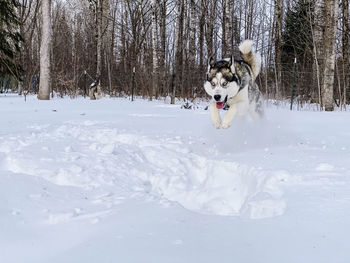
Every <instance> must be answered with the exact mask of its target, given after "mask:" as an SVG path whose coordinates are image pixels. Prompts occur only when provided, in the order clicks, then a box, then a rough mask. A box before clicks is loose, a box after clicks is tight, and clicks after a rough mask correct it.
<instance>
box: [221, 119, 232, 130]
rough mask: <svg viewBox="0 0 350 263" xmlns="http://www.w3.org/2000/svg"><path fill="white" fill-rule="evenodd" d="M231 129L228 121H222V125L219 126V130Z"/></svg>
mask: <svg viewBox="0 0 350 263" xmlns="http://www.w3.org/2000/svg"><path fill="white" fill-rule="evenodd" d="M230 127H231V122H230V121H225V120H224V121H223V122H222V124H221V128H223V129H228V128H230Z"/></svg>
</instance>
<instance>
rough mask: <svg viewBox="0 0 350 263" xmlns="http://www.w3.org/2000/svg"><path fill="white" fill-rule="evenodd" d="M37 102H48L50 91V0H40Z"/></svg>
mask: <svg viewBox="0 0 350 263" xmlns="http://www.w3.org/2000/svg"><path fill="white" fill-rule="evenodd" d="M41 12H42V33H41V46H40V84H39V93H38V99H39V100H49V99H50V91H51V58H50V50H51V39H52V35H51V0H42V2H41Z"/></svg>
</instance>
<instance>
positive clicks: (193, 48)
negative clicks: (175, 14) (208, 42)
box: [189, 0, 196, 70]
mask: <svg viewBox="0 0 350 263" xmlns="http://www.w3.org/2000/svg"><path fill="white" fill-rule="evenodd" d="M190 5H191V6H190V16H191V17H190V44H189V45H190V50H189V53H190V56H189V62H190V67H191V69H192V70H193V69H194V67H195V58H196V13H195V11H196V10H195V7H196V3H195V0H190Z"/></svg>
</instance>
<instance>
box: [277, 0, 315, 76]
mask: <svg viewBox="0 0 350 263" xmlns="http://www.w3.org/2000/svg"><path fill="white" fill-rule="evenodd" d="M312 10H313V1H312V0H299V1H298V2H297V3H296V5H295V6H294V7H292V8H291V9H289V10H288V11H287V13H286V20H285V29H284V31H283V34H282V40H283V41H282V42H283V45H282V64H283V65H284V70H287V71H289V70H291V69H292V67H293V61H294V58H297V61H298V65H299V66H301V67H303V68H304V69H306V68H309V67H312V63H313V53H312V51H313V43H312V31H311V29H312V27H311V26H312V24H311V21H313V18H312V17H311V16H312Z"/></svg>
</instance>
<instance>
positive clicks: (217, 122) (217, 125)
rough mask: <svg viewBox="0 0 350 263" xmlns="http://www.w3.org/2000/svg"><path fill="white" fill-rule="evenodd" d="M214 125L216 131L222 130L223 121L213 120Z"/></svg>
mask: <svg viewBox="0 0 350 263" xmlns="http://www.w3.org/2000/svg"><path fill="white" fill-rule="evenodd" d="M212 123H213V125H214V127H215V128H216V129H220V127H221V120H215V121H214V120H213V121H212Z"/></svg>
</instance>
